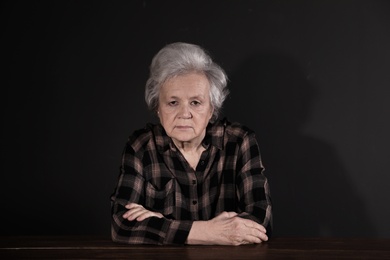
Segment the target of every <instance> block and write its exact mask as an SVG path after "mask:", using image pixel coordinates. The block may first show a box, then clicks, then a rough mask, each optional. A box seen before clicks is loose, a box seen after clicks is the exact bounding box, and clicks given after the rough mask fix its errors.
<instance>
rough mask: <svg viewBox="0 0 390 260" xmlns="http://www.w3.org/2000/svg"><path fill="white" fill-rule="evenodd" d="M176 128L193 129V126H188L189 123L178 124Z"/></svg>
mask: <svg viewBox="0 0 390 260" xmlns="http://www.w3.org/2000/svg"><path fill="white" fill-rule="evenodd" d="M175 128H177V129H179V130H188V129H192V127H191V126H187V125H178V126H175Z"/></svg>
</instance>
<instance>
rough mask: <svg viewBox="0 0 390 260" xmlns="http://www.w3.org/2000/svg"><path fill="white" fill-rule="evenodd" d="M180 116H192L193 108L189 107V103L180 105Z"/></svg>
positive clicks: (186, 117)
mask: <svg viewBox="0 0 390 260" xmlns="http://www.w3.org/2000/svg"><path fill="white" fill-rule="evenodd" d="M179 118H182V119H190V118H192V113H191V109H190V108H189V107H188V105H185V104H183V105H181V106H180V111H179Z"/></svg>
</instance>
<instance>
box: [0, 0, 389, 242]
mask: <svg viewBox="0 0 390 260" xmlns="http://www.w3.org/2000/svg"><path fill="white" fill-rule="evenodd" d="M175 41H184V42H191V43H195V44H199V45H201V46H203V47H205V48H206V49H207V50H209V51H210V53H211V55H212V57H213V58H214V60H215V61H216V62H217V63H219V64H220V65H221V66H222V67H223V68H224V69H225V70H226V71H227V73H228V75H229V78H230V82H229V86H230V89H231V95H230V97H229V98H228V100H227V101H226V103H225V106H224V114H225V115H226V116H227V117H228V118H229V120H230V121H239V122H241V123H244V124H246V125H247V126H249V127H250V128H252V129H253V130H255V131H256V133H257V136H258V140H259V143H260V146H261V151H262V155H263V161H264V164H265V166H266V169H267V173H266V174H267V176H268V178H269V181H270V183H271V189H272V190H271V191H272V195H273V202H274V217H275V219H274V226H275V235H276V236H286V235H297V236H369V237H387V238H389V237H390V221H389V219H390V209H389V205H390V203H389V201H390V189H389V182H390V176H389V173H390V172H389V169H390V163H389V161H390V158H389V154H390V153H389V147H390V137H389V132H390V122H389V119H390V117H389V111H390V102H389V98H390V1H318V0H316V1H289V0H286V1H245V0H240V1H222V0H221V1H204V2H203V1H185V0H183V1H2V3H1V43H2V47H1V63H2V65H3V68H2V70H1V74H2V76H1V86H2V87H1V97H2V98H1V100H2V102H1V104H2V108H1V111H2V127H1V129H2V133H1V184H0V192H1V193H0V196H1V214H0V220H1V222H0V223H1V230H0V231H1V232H0V234H1V235H11V234H14V235H18V234H26V235H40V234H42V235H43V234H56V235H61V234H105V235H108V234H109V232H110V201H109V197H110V194H111V192H112V191H113V189H114V187H115V185H116V180H117V177H118V174H119V170H118V169H119V163H120V156H121V153H122V149H123V147H124V144H125V142H126V140H127V137H128V135H129V134H130V133H131V132H133V131H134V130H136V129H138V128H141V127H143V126H144V125H145V124H146V123H147V122H150V121H155V118H154V117H153V116H152V115H151V113H150V112H148V110H147V108H146V105H145V104H144V99H143V92H144V89H143V87H144V84H145V81H146V79H147V76H148V66H149V63H150V61H151V58H152V57H153V55H154V54H155V53H156V52H157V51H158V50H159V49H160V48H161V47H163V46H164V45H165V44H167V43H171V42H175Z"/></svg>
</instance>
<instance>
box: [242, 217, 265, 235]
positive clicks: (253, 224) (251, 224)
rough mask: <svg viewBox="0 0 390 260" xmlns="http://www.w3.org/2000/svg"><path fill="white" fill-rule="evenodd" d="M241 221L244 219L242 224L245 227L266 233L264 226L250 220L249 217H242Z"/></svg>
mask: <svg viewBox="0 0 390 260" xmlns="http://www.w3.org/2000/svg"><path fill="white" fill-rule="evenodd" d="M243 221H244V225H245V226H246V227H248V228H251V229H256V230H258V231H260V232H262V233H267V229H265V227H264V226H262V225H260V224H259V223H257V222H255V221H253V220H250V219H243Z"/></svg>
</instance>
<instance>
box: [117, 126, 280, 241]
mask: <svg viewBox="0 0 390 260" xmlns="http://www.w3.org/2000/svg"><path fill="white" fill-rule="evenodd" d="M202 144H203V146H204V147H205V148H206V151H204V152H203V153H202V155H201V158H200V160H199V163H198V165H197V167H196V169H195V170H194V169H193V168H191V167H190V165H189V164H188V162H187V161H186V160H185V158H184V156H183V155H182V154H181V153H180V151H179V150H178V149H177V148H176V147H175V145H174V144H173V142H172V140H171V138H170V137H168V136H167V134H166V133H165V131H164V129H163V127H162V126H161V125H160V124H158V125H152V124H149V125H148V126H147V127H146V128H145V129H142V130H139V131H136V132H135V133H134V134H133V135H132V136H130V138H129V140H128V142H127V145H126V148H125V150H124V153H123V157H122V165H121V168H120V176H119V182H118V185H117V187H116V190H115V192H114V194H113V195H112V197H111V200H112V239H113V241H115V242H121V243H128V244H158V245H179V244H184V243H185V241H186V239H187V236H188V234H189V231H190V229H191V226H192V223H193V221H196V220H209V219H212V218H214V217H215V216H217V215H218V214H219V213H221V212H223V211H235V212H237V213H239V215H240V217H243V218H248V219H252V220H254V221H256V222H257V223H259V224H261V225H263V226H264V227H266V228H267V230H268V235H270V232H271V225H272V211H271V199H270V192H269V186H268V182H267V179H266V177H265V176H264V174H263V169H264V168H263V166H262V162H261V158H260V153H259V148H258V144H257V141H256V138H255V134H254V133H253V132H252V131H251V130H249V129H247V128H245V127H244V126H241V125H239V124H237V123H230V122H228V121H226V120H223V121H219V122H217V123H215V124H209V126H208V127H207V130H206V136H205V139H204V140H203V143H202ZM131 202H133V203H137V204H140V205H142V206H144V207H145V208H146V209H149V210H151V211H155V212H160V213H162V214H163V215H164V217H163V218H157V217H151V218H148V219H145V220H143V221H136V220H134V221H128V220H126V219H123V218H122V215H123V214H124V213H125V212H126V211H127V209H126V208H125V207H124V206H125V205H126V204H128V203H131Z"/></svg>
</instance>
